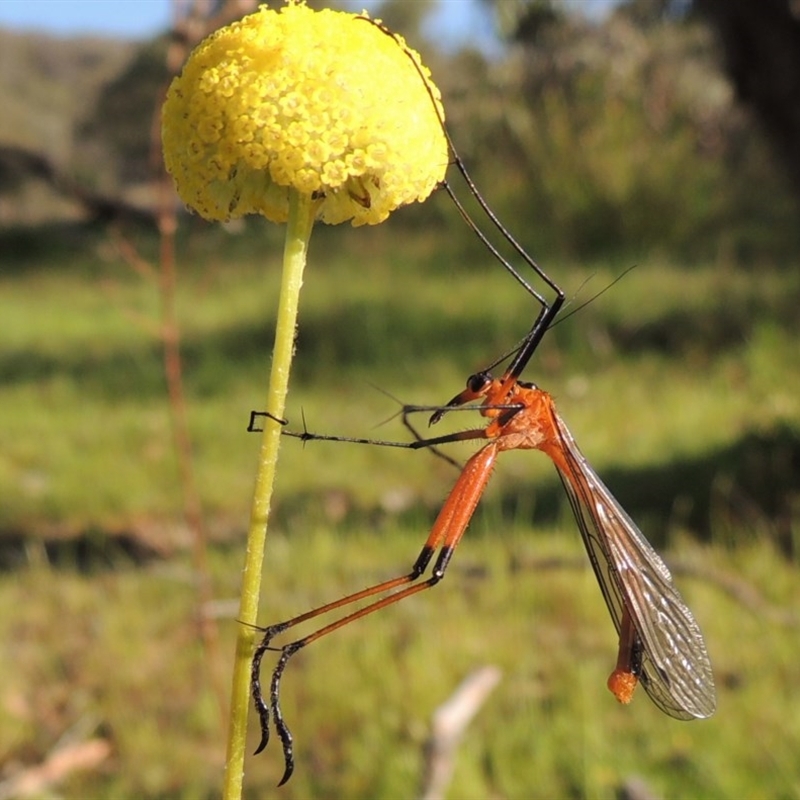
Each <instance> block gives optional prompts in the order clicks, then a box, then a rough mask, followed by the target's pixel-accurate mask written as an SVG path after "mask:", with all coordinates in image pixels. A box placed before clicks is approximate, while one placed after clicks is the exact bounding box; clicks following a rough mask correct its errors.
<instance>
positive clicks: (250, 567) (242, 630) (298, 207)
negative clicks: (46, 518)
mask: <svg viewBox="0 0 800 800" xmlns="http://www.w3.org/2000/svg"><path fill="white" fill-rule="evenodd" d="M290 195H291V198H290V202H289V220H288V223H287V228H286V244H285V247H284V251H283V278H282V282H281V295H280V300H279V303H278V321H277V324H276V326H275V346H274V348H273V351H272V371H271V373H270V378H269V389H268V392H267V402H266V410H267V411H269V413H270V414H273V415H274V416H276V417H278V418H282V417H283V412H284V408H285V405H286V393H287V391H288V388H289V369H290V367H291V363H292V355H293V352H294V335H295V327H296V322H297V307H298V301H299V298H300V287H301V286H302V285H303V268H304V267H305V264H306V253H307V252H308V240H309V237H310V236H311V229H312V227H313V224H314V213H315V202H314V201H313V200H312V198H311V196H310V195H303V194H300V193H298V192H295V191H294V190H290ZM280 439H281V426H280V424H279V423H277V422H274V421H272V420H270V419H265V421H264V436H263V438H262V440H261V452H260V454H259V460H258V468H257V472H256V483H255V490H254V493H253V505H252V509H251V512H250V527H249V530H248V534H247V552H246V554H245V563H244V570H243V574H242V595H241V599H240V601H239V616H238V619H239V622H240V623H241V624H240V625H239V626H238V631H239V632H238V637H237V640H236V661H235V663H234V665H233V688H232V693H231V713H230V724H229V728H228V755H227V766H226V769H225V782H224V786H223V797H224V798H225V800H238V798H240V797H241V796H242V778H243V775H244V757H245V742H246V737H247V712H248V709H249V707H250V661H251V656H252V652H253V644H254V639H255V635H256V631H255V629H254V628H252V627H250V626H252V625H255V624H256V619H257V614H258V599H259V594H260V589H261V568H262V564H263V561H264V543H265V541H266V535H267V521H268V519H269V511H270V504H271V501H272V486H273V482H274V480H275V467H276V465H277V463H278V446H279V444H280Z"/></svg>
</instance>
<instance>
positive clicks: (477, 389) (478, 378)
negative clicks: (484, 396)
mask: <svg viewBox="0 0 800 800" xmlns="http://www.w3.org/2000/svg"><path fill="white" fill-rule="evenodd" d="M491 382H492V376H491V375H490V374H489V373H488V372H476V373H475V374H474V375H470V376H469V378H467V389H469V390H470V391H471V392H473V393H474V394H480V393H481V391H482V390H483V389H485V388H486V386H487V384H489V383H491Z"/></svg>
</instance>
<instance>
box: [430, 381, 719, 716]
mask: <svg viewBox="0 0 800 800" xmlns="http://www.w3.org/2000/svg"><path fill="white" fill-rule="evenodd" d="M477 400H482V401H483V405H484V407H483V408H482V409H481V413H482V414H483V415H484V416H486V417H489V418H491V419H492V421H491V422H490V423H489V425H488V426H487V427H486V428H485V429H484V430H483V431H482V435H483V437H485V438H487V439H490V442H489V443H488V444H486V445H485V446H484V447H483V448H482V449H481V450H479V451H478V453H476V454H475V455H474V456H472V458H470V459H469V461H468V462H467V465H466V466H465V468H464V471H463V472H462V475H461V477H460V478H459V480H458V481H457V483H456V486H455V487H454V489H453V492H452V493H451V495H450V497H448V499H447V502H446V503H445V507H444V508H443V509H442V514H440V516H439V519H437V521H436V523H435V524H434V532H433V533H432V534H431V537H430V538H429V540H428V541H429V543H431V540H432V539H434V533H435V532H436V530H437V528H439V526H440V525H441V526H443V528H445V529H447V530H442V531H441V533H440V535H439V536H438V537H436V538H435V541H436V542H437V543H438V542H439V541H444V543H445V546H447V545H448V544H449V545H450V546H451V547H454V546H455V544H456V543H457V542H458V540H459V538H460V536H461V534H462V533H463V530H464V528H465V527H466V524H467V521H468V520H469V516H471V514H472V511H473V510H474V507H475V505H474V504H472V505H471V508H470V510H469V512H468V513H467V515H466V520H464V519H463V516H465V515H459V516H460V517H462V518H461V519H458V520H457V519H456V518H455V516H454V515H451V514H449V512H448V514H445V513H444V512H445V509H447V508H448V506H450V505H451V501H455V502H459V498H463V497H464V495H465V494H466V493H467V487H470V488H472V489H475V488H478V490H479V492H482V491H483V489H484V488H485V486H486V483H487V482H488V479H489V475H490V473H491V469H492V466H493V464H494V460H495V458H496V456H497V453H498V452H500V451H502V450H516V449H536V450H541V451H542V452H544V453H546V454H547V455H548V456H549V457H550V458H551V459H552V461H553V463H554V464H555V466H556V469H557V470H558V473H559V476H560V477H561V480H562V482H563V484H564V488H565V489H566V491H567V495H568V497H569V500H570V503H571V505H572V509H573V512H574V514H575V519H576V521H577V523H578V527H579V528H580V531H581V535H582V537H583V541H584V544H585V546H586V550H587V553H588V554H589V559H590V561H591V563H592V567H593V568H594V571H595V575H596V577H597V580H598V583H599V584H600V588H601V590H602V592H603V596H604V599H605V601H606V605H607V606H608V609H609V612H610V614H611V618H612V620H613V621H614V625H615V626H616V628H617V632H618V633H619V636H620V640H619V652H618V657H617V665H616V667H615V669H614V671H613V672H612V674H611V676H610V677H609V679H608V688H609V689H610V690H611V691H612V692H613V693H614V695H615V696H616V698H617V699H618V700H619V701H620V702H621V703H628V702H630V700H631V699H632V697H633V692H634V689H635V688H636V685H637V683H638V682H641V683H642V685H643V686H644V687H645V690H646V691H647V693H648V694H649V695H650V698H651V699H652V700H653V702H654V703H655V704H656V705H657V706H658V707H659V708H660V709H661V710H662V711H664V712H665V713H666V714H669V715H670V716H672V717H675V718H677V719H697V718H704V717H709V716H711V715H712V714H713V713H714V711H715V709H716V695H715V690H714V679H713V675H712V672H711V663H710V660H709V658H708V653H707V652H706V647H705V642H704V640H703V635H702V633H701V632H700V628H699V627H698V625H697V623H696V622H695V620H694V617H693V616H692V613H691V611H690V610H689V608H688V607H687V606H686V604H685V603H684V601H683V599H682V598H681V596H680V594H679V593H678V590H677V589H676V588H675V585H674V584H673V582H672V576H671V575H670V572H669V569H668V568H667V566H666V564H664V562H663V561H662V559H661V558H660V556H659V555H658V554H657V553H656V551H655V550H654V549H653V548H652V547H651V546H650V544H649V543H648V542H647V540H646V539H645V538H644V536H643V535H642V534H641V532H640V531H639V529H638V528H637V527H636V525H635V523H634V522H633V521H632V520H631V518H630V517H629V516H628V515H627V513H626V512H625V511H624V510H623V509H622V507H621V506H620V505H619V503H618V502H617V501H616V500H615V499H614V497H613V495H612V494H611V492H609V490H608V489H607V488H606V486H605V485H604V484H603V482H602V481H601V480H600V478H599V477H598V475H597V473H596V472H595V471H594V470H593V469H592V467H591V466H590V465H589V463H588V462H587V461H586V459H585V458H584V456H583V454H582V453H581V452H580V450H579V449H578V446H577V444H576V443H575V440H574V439H573V437H572V434H571V433H570V431H569V429H568V428H567V426H566V424H565V423H564V421H563V420H562V419H561V417H560V416H559V414H558V412H557V411H556V408H555V405H554V403H553V400H552V398H551V397H550V395H549V394H548V393H547V392H545V391H543V390H541V389H539V388H537V387H536V386H534V385H533V384H529V383H523V382H521V381H518V380H517V379H516V378H515V377H514V376H513V375H508V374H507V375H506V376H504V377H503V378H499V379H496V378H492V377H491V375H489V374H488V373H479V374H477V375H473V376H472V377H471V378H470V379H469V381H468V382H467V388H466V389H465V390H464V391H463V392H461V393H460V394H458V395H456V397H454V398H453V399H452V400H451V401H450V402H449V403H448V407H455V406H460V405H463V404H465V403H470V402H474V401H477ZM440 417H441V413H437V414H436V415H434V421H435V420H437V419H438V418H440ZM476 503H477V499H476V500H475V504H476ZM451 526H457V528H458V530H449V529H450V527H451Z"/></svg>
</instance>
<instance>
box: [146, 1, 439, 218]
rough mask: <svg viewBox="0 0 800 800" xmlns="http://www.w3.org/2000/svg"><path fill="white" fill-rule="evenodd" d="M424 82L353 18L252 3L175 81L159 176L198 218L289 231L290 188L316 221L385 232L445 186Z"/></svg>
mask: <svg viewBox="0 0 800 800" xmlns="http://www.w3.org/2000/svg"><path fill="white" fill-rule="evenodd" d="M412 58H413V59H414V60H415V61H416V62H417V63H416V65H415V64H414V63H413V62H412ZM423 76H424V80H423ZM429 76H430V73H429V72H428V70H427V69H426V68H425V67H424V66H422V64H421V61H420V60H419V55H418V54H417V53H415V52H414V51H413V50H411V49H410V48H408V47H407V45H406V44H405V42H403V40H402V39H401V38H400V37H399V36H398V37H392V36H388V35H386V33H384V32H383V31H382V30H380V29H379V28H377V27H376V26H375V25H373V24H371V23H370V22H369V21H368V20H366V19H364V18H363V17H362V16H359V15H355V14H348V13H344V12H339V11H331V10H324V11H313V10H312V9H310V8H308V7H306V6H305V5H303V4H301V3H294V2H293V3H290V4H289V5H286V6H284V7H283V8H281V9H280V10H279V11H273V10H270V9H268V8H265V7H262V8H261V9H260V10H259V11H257V12H256V13H254V14H251V15H250V16H248V17H245V18H244V19H242V20H240V21H239V22H235V23H233V24H232V25H229V26H228V27H226V28H222V29H221V30H219V31H217V32H216V33H214V34H213V35H211V36H210V37H209V38H208V39H206V40H205V41H204V42H202V43H201V44H200V45H199V46H198V47H197V49H196V50H195V51H194V52H193V53H192V55H191V56H190V58H189V60H188V61H187V63H186V65H185V67H184V69H183V72H182V74H181V75H180V76H179V77H177V78H175V80H174V81H173V82H172V85H171V86H170V89H169V92H168V95H167V100H166V102H165V104H164V109H163V125H162V141H163V147H164V160H165V163H166V166H167V170H168V171H169V172H170V173H171V175H172V176H173V178H174V179H175V183H176V185H177V188H178V193H179V194H180V196H181V199H182V200H183V201H184V202H185V203H186V204H187V205H188V206H190V207H191V208H193V209H195V210H196V211H197V212H198V213H200V214H201V215H202V216H203V217H205V218H206V219H213V220H226V219H230V218H233V217H240V216H243V215H244V214H263V215H264V216H265V217H267V218H268V219H270V220H273V221H274V222H285V221H286V219H287V214H288V207H289V194H290V191H291V190H296V191H297V192H300V193H301V194H305V195H310V196H311V197H313V198H314V200H315V202H316V204H317V205H316V207H315V214H316V218H317V219H319V220H322V221H323V222H328V223H338V222H344V221H346V220H352V222H353V224H354V225H363V224H376V223H379V222H382V221H383V220H384V219H386V217H387V216H388V215H389V214H390V213H391V212H392V211H393V210H394V209H396V208H398V207H399V206H402V205H405V204H407V203H411V202H414V201H416V200H424V199H426V198H427V197H428V195H429V194H430V193H431V192H432V191H433V189H434V188H435V187H436V186H437V184H438V183H439V182H440V181H441V180H442V179H443V178H444V173H445V169H446V167H447V163H448V150H447V141H446V139H445V136H444V133H443V131H442V121H441V120H442V118H443V116H444V114H443V111H442V107H441V104H440V103H439V91H438V89H437V88H436V86H435V85H434V84H433V83H432V81H431V80H430V77H429ZM434 99H435V102H436V107H435V106H434ZM437 107H438V114H437Z"/></svg>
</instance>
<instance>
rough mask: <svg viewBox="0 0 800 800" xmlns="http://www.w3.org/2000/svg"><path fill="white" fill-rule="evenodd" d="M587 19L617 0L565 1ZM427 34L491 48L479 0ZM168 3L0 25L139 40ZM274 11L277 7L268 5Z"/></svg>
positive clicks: (23, 11)
mask: <svg viewBox="0 0 800 800" xmlns="http://www.w3.org/2000/svg"><path fill="white" fill-rule="evenodd" d="M567 2H568V3H569V4H570V5H571V6H573V7H576V8H580V9H581V10H583V11H585V12H586V13H588V14H590V15H595V14H602V13H604V11H606V10H607V9H608V7H609V5H612V4H613V3H614V2H618V0H567ZM438 4H439V8H438V11H437V12H436V13H435V14H434V16H433V19H432V20H431V25H430V32H431V33H433V34H435V35H437V36H440V37H443V38H445V39H446V40H447V43H448V44H449V45H450V46H451V47H455V46H458V45H459V44H461V43H463V42H464V41H474V42H478V43H479V44H481V45H482V46H484V47H486V46H489V47H491V42H490V41H489V40H487V36H490V31H491V21H490V20H489V19H488V18H487V16H486V10H485V8H484V7H482V5H481V3H480V2H478V0H438ZM172 5H173V3H172V0H0V26H2V27H5V28H12V29H15V30H24V29H27V30H38V31H45V32H47V33H52V34H57V35H59V36H74V35H78V34H101V35H105V36H117V37H122V38H126V39H142V38H147V37H150V36H152V35H153V34H155V33H158V32H159V31H163V30H165V29H167V28H168V27H169V25H170V20H171V14H172ZM271 5H272V6H273V7H274V6H277V5H279V3H277V2H273V3H271ZM351 5H352V7H353V10H354V11H360V10H361V9H362V8H364V7H366V8H367V9H374V8H375V7H376V6H377V5H378V3H377V2H375V0H373V1H372V2H370V0H358V2H356V0H354V1H353V2H352V3H351Z"/></svg>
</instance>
